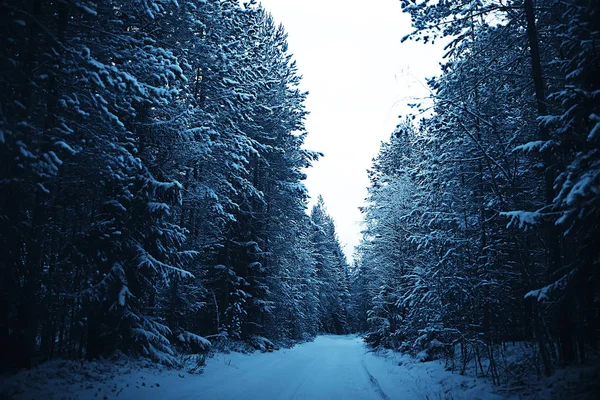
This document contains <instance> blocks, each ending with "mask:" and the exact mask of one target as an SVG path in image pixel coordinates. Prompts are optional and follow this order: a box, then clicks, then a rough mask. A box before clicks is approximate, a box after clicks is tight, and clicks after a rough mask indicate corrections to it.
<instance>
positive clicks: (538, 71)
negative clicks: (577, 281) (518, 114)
mask: <svg viewBox="0 0 600 400" xmlns="http://www.w3.org/2000/svg"><path fill="white" fill-rule="evenodd" d="M524 7H525V16H526V19H527V38H528V41H529V52H530V56H531V77H532V80H533V84H534V88H535V99H536V105H537V112H538V116H544V115H547V114H548V108H547V105H546V93H545V85H544V75H543V71H542V63H541V56H540V46H539V41H538V33H537V27H536V20H535V9H534V6H533V0H525V2H524ZM538 126H539V136H540V139H541V140H542V141H548V140H550V130H549V128H548V126H547V125H546V124H539V125H538ZM542 160H543V163H544V187H545V197H546V205H547V206H550V205H551V204H552V203H553V201H554V179H555V173H554V165H553V162H552V156H551V154H550V152H548V151H545V152H543V153H542ZM544 231H545V237H546V242H547V245H548V252H549V265H548V278H549V280H550V282H552V281H554V280H555V279H556V278H557V277H556V276H555V274H556V273H557V272H558V271H559V270H560V268H561V265H562V254H561V248H560V240H559V234H558V230H557V229H556V226H555V225H554V223H553V221H547V223H546V225H545V227H544ZM568 297H569V294H568V293H567V294H566V295H565V297H564V298H563V299H561V304H560V306H559V313H560V316H559V324H560V329H559V335H560V346H561V358H562V362H563V363H564V364H569V363H570V362H572V361H573V359H574V354H575V353H574V349H573V341H572V329H571V326H570V324H568V321H569V320H570V308H569V303H570V302H569V299H568ZM540 346H541V344H540Z"/></svg>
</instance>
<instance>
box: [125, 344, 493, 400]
mask: <svg viewBox="0 0 600 400" xmlns="http://www.w3.org/2000/svg"><path fill="white" fill-rule="evenodd" d="M399 364H400V365H399ZM134 375H135V374H134ZM182 376H183V375H179V376H178V375H175V376H171V377H168V376H164V375H162V376H161V380H158V379H159V378H158V377H157V378H156V379H157V382H162V383H161V385H160V387H156V386H155V387H154V388H149V387H150V385H151V383H152V379H153V378H150V377H145V378H144V379H145V380H146V382H148V385H144V386H141V382H142V380H138V381H137V382H136V383H137V384H136V385H135V389H134V388H133V386H134V385H131V386H129V387H128V388H127V389H126V390H124V391H123V392H122V393H120V396H119V397H118V398H119V399H122V398H125V399H132V400H133V399H136V400H137V399H140V398H147V399H150V398H152V399H165V400H191V399H202V400H204V399H206V400H292V399H294V400H300V399H306V400H309V399H310V400H321V399H322V400H325V399H327V400H338V399H341V400H363V399H364V400H395V399H399V400H400V399H401V400H413V399H419V400H425V399H447V398H449V399H500V398H502V397H500V396H495V395H493V394H491V387H489V386H488V385H487V384H485V383H483V384H482V383H481V382H477V383H476V382H474V381H473V379H469V378H466V377H462V376H459V375H457V374H452V373H450V372H447V371H445V370H444V368H443V366H442V365H441V364H440V363H438V362H432V363H419V362H417V361H415V360H414V359H410V358H409V357H407V356H403V355H399V354H392V353H387V354H386V355H385V356H382V355H375V354H374V353H372V352H370V351H368V349H367V347H366V346H365V344H364V342H363V340H362V339H361V338H359V337H357V336H354V335H350V336H319V337H317V338H316V339H315V341H313V342H310V343H304V344H301V345H298V346H295V347H294V348H292V349H284V350H280V351H276V352H273V353H254V354H249V355H248V354H239V353H231V354H219V355H217V356H215V357H214V358H212V359H210V360H209V361H208V365H207V366H206V369H205V372H204V373H203V374H202V375H199V376H198V375H187V376H185V378H182Z"/></svg>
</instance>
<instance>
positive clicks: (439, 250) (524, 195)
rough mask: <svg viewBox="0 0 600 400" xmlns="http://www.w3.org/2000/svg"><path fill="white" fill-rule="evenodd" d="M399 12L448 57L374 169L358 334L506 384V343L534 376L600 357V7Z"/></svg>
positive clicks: (545, 4)
mask: <svg viewBox="0 0 600 400" xmlns="http://www.w3.org/2000/svg"><path fill="white" fill-rule="evenodd" d="M402 6H403V9H404V11H405V12H407V13H409V14H410V16H411V18H412V21H413V28H414V29H413V31H412V32H411V33H410V34H409V35H408V36H407V37H405V39H406V40H417V41H424V42H434V41H436V40H443V39H446V42H447V45H446V47H445V49H446V58H445V62H444V63H443V65H442V71H443V72H442V74H441V75H440V76H439V77H435V78H432V79H430V80H429V82H428V85H429V87H430V90H431V92H432V98H433V105H432V106H431V109H429V110H426V106H425V105H424V104H423V103H421V104H420V103H418V102H416V103H415V104H414V105H413V106H414V108H415V112H414V114H413V115H412V116H409V117H407V118H405V119H404V120H402V121H401V122H400V123H399V124H398V127H397V129H396V130H395V131H394V132H393V134H392V135H391V138H390V140H389V141H388V142H387V143H383V144H382V145H381V149H380V152H379V154H378V155H377V157H376V158H375V159H374V160H373V166H372V168H371V170H370V172H369V174H370V175H369V176H370V181H371V185H370V188H369V196H368V202H367V205H366V206H365V207H364V209H363V212H364V216H365V224H366V229H365V232H364V239H363V242H362V244H361V245H360V247H359V249H358V256H359V257H358V261H357V264H358V272H357V274H356V276H355V277H354V280H353V283H352V284H353V289H352V292H353V293H354V294H355V297H354V298H355V306H356V309H357V312H358V315H367V318H361V319H359V320H358V321H359V330H361V331H365V332H369V334H368V335H367V341H369V342H370V343H372V344H373V345H376V346H388V347H391V348H394V349H400V350H403V351H408V352H411V353H413V354H418V355H419V356H420V357H421V358H423V359H424V360H425V359H432V358H438V357H441V358H444V357H448V358H450V359H451V360H452V362H453V363H454V362H456V368H458V369H459V370H462V371H464V368H465V367H466V365H467V364H468V363H469V361H470V360H473V359H475V360H481V359H484V360H486V365H489V366H488V367H487V368H486V369H485V372H486V373H487V374H489V375H490V376H491V377H492V379H493V380H494V381H497V380H498V379H499V375H500V372H499V371H498V370H497V369H496V368H495V360H496V359H498V358H499V356H500V353H501V352H502V350H503V344H504V343H506V342H515V341H526V342H530V343H535V346H536V348H535V349H536V351H535V357H534V359H533V360H532V362H531V368H536V370H537V372H538V375H547V376H549V375H551V374H552V373H553V372H554V371H555V369H556V368H557V367H559V366H565V365H570V364H574V363H578V362H584V361H586V360H587V359H588V358H590V357H591V358H595V357H597V356H598V344H599V343H598V334H599V333H600V332H599V330H600V294H599V292H598V278H599V276H598V265H599V262H600V258H599V255H600V252H599V250H598V245H599V244H600V240H599V238H600V230H599V228H600V225H599V222H600V214H599V213H600V52H599V50H600V47H599V46H600V41H599V40H600V3H598V2H594V1H554V0H547V1H541V0H538V1H536V2H534V1H532V0H525V1H523V2H520V1H506V2H505V1H489V2H487V1H467V2H460V3H454V2H446V1H440V2H433V1H432V2H430V1H424V2H417V1H408V0H406V1H402ZM419 115H421V116H423V115H425V116H424V117H423V118H421V119H418V118H416V116H419ZM457 346H459V347H460V356H455V354H454V349H455V348H456V347H457ZM478 362H479V361H478ZM482 369H483V367H482Z"/></svg>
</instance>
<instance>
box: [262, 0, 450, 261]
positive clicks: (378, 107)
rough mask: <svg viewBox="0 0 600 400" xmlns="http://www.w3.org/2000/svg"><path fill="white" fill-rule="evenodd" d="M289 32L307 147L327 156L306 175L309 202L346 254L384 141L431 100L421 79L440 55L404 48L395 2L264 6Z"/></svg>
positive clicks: (266, 2) (289, 0)
mask: <svg viewBox="0 0 600 400" xmlns="http://www.w3.org/2000/svg"><path fill="white" fill-rule="evenodd" d="M261 2H262V4H263V6H264V7H265V8H266V9H267V10H269V11H270V12H271V13H272V14H273V17H274V18H275V20H276V21H277V22H280V23H282V24H283V25H284V26H285V29H286V31H287V33H288V35H289V36H288V43H289V51H290V52H291V53H292V54H294V58H295V59H296V61H297V64H298V68H299V70H300V74H301V75H303V80H302V89H304V90H306V91H309V92H310V94H309V96H308V100H307V102H306V105H307V108H308V111H310V115H309V116H308V118H307V120H306V129H307V131H308V132H309V135H308V137H307V140H306V146H305V147H306V148H307V149H310V150H315V151H320V152H322V153H324V154H325V157H324V158H322V159H321V160H320V161H319V162H317V163H316V164H315V166H314V167H313V168H311V169H309V170H308V171H307V175H308V179H307V181H306V186H307V187H308V190H309V193H310V195H311V197H312V198H313V202H314V201H315V200H316V198H317V196H318V195H319V194H320V195H322V196H323V199H324V200H325V204H326V205H327V208H328V211H329V214H330V215H331V216H332V217H333V218H334V220H335V223H336V228H337V232H338V236H339V238H340V241H341V243H342V245H343V246H344V250H345V252H346V255H347V256H348V257H349V258H351V256H352V253H353V249H354V247H355V246H356V245H357V244H358V242H359V240H360V237H361V235H360V231H361V229H362V228H361V223H360V222H361V219H362V217H361V214H360V211H359V209H358V207H360V206H361V205H363V204H364V199H365V197H366V195H367V186H368V184H369V180H368V177H367V172H366V171H367V169H368V168H369V167H370V166H371V160H372V159H373V157H375V156H376V155H377V151H378V149H379V145H380V143H381V141H386V140H388V138H389V136H390V134H391V133H392V131H393V129H394V127H395V126H396V124H397V122H398V115H405V114H407V113H408V112H409V109H408V107H407V103H409V102H411V101H413V99H412V98H413V97H424V96H427V95H428V91H427V89H426V88H425V77H429V76H433V75H436V74H438V72H439V61H440V60H441V54H442V52H441V50H440V49H439V48H434V47H431V46H423V45H421V44H416V43H412V42H406V43H403V44H401V43H400V39H401V38H402V36H404V35H405V34H407V33H408V32H409V31H410V18H409V17H408V15H404V14H403V13H402V12H401V10H400V1H399V0H369V1H364V0H262V1H261ZM311 204H312V203H311Z"/></svg>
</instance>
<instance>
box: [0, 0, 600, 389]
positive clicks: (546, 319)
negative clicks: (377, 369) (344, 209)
mask: <svg viewBox="0 0 600 400" xmlns="http://www.w3.org/2000/svg"><path fill="white" fill-rule="evenodd" d="M400 3H401V6H402V10H403V11H404V12H406V13H408V14H410V16H411V19H412V26H413V31H412V32H411V33H410V34H409V35H407V36H406V37H405V40H415V41H422V42H424V43H434V42H440V41H441V42H443V43H447V45H446V47H445V49H446V56H445V58H444V61H443V63H442V73H441V75H440V76H438V77H435V78H431V79H430V80H429V81H428V86H429V89H430V92H431V97H430V99H426V100H425V101H422V102H421V101H415V103H414V104H412V106H413V112H412V113H411V114H410V115H408V116H404V117H403V118H402V119H401V120H400V123H399V124H398V126H397V128H396V130H395V131H394V132H393V133H392V135H391V137H390V140H389V141H388V142H386V143H382V145H381V148H380V151H379V154H378V155H377V156H376V158H375V159H374V160H373V164H372V168H371V169H370V170H369V178H370V187H369V189H368V197H367V199H366V203H365V206H364V207H363V208H362V212H363V215H364V232H363V239H362V242H361V244H360V245H359V246H358V247H357V249H356V253H355V255H354V260H353V262H352V265H349V264H348V262H347V259H346V256H345V255H344V252H343V250H342V246H341V245H340V242H339V240H338V238H337V234H336V230H335V224H334V221H333V219H332V218H331V217H330V216H329V214H328V211H327V208H326V206H325V203H324V201H323V199H322V198H320V197H319V198H318V199H317V201H316V204H315V205H314V206H313V207H312V209H311V210H310V212H308V210H307V209H308V204H309V196H308V193H307V190H306V187H305V186H304V183H303V180H304V179H305V177H306V176H305V171H306V168H309V167H310V166H311V165H312V163H314V162H316V161H317V160H318V159H319V158H320V157H321V156H322V154H320V153H318V152H314V151H310V150H307V149H305V148H304V147H303V146H304V139H305V137H306V134H307V133H306V132H305V126H304V122H305V118H306V117H307V115H308V110H307V109H306V108H305V100H306V97H307V93H306V92H304V91H302V90H301V89H300V87H299V85H300V80H301V75H300V73H299V71H298V69H297V67H296V64H295V62H294V60H293V57H292V55H291V53H290V52H289V51H288V45H287V37H286V33H285V31H284V29H283V27H282V26H280V25H277V24H275V23H274V21H273V18H272V17H271V16H270V14H269V13H268V12H267V11H266V10H265V9H263V8H262V6H260V5H259V4H258V3H257V2H256V1H254V0H250V1H248V2H245V3H244V2H239V1H236V0H127V1H120V0H119V1H118V0H104V1H99V0H48V1H43V0H0V43H1V44H2V45H1V46H0V92H1V93H2V96H0V160H1V162H0V193H1V195H0V254H1V255H2V257H0V268H1V275H0V302H1V303H2V307H0V309H1V311H0V312H1V313H2V315H1V316H0V324H1V326H0V347H1V350H0V370H1V371H2V372H7V371H8V372H10V371H15V370H16V369H19V368H27V367H31V366H34V365H37V364H38V363H39V362H41V361H46V360H49V359H53V358H65V359H94V358H97V357H100V356H105V355H109V354H115V353H117V354H118V353H124V354H129V355H139V356H143V357H147V358H150V359H152V360H154V361H157V362H160V363H163V364H166V365H169V366H177V365H180V364H181V359H182V357H181V356H182V355H195V356H197V357H198V360H199V362H200V363H201V362H202V360H203V359H204V355H205V354H206V353H207V352H208V351H209V349H210V348H211V346H212V347H213V348H214V347H215V344H219V345H223V346H228V345H232V344H237V343H246V344H247V345H249V346H251V347H255V348H257V349H262V350H265V349H271V348H274V347H277V346H278V345H281V344H293V343H298V342H301V341H307V340H311V339H313V338H314V337H315V336H316V335H317V334H319V333H330V334H347V333H351V332H360V333H362V334H364V336H365V338H366V341H367V342H368V343H369V344H370V345H372V346H373V347H380V348H381V347H383V348H390V349H394V350H399V351H403V352H408V353H411V354H412V355H414V356H417V357H418V358H420V359H421V360H423V361H426V360H433V359H445V360H446V361H447V362H448V365H450V366H451V367H452V368H454V369H455V370H459V371H461V372H464V371H465V368H466V367H467V365H469V364H471V363H474V364H475V365H476V368H477V366H479V368H480V371H479V373H480V374H481V375H486V376H489V377H491V378H492V380H493V381H494V382H495V383H500V382H501V380H502V379H501V371H499V370H498V369H497V364H496V360H497V359H498V358H499V357H501V356H502V352H503V351H504V346H503V345H504V344H505V343H507V342H517V341H518V342H524V343H530V344H531V346H532V349H533V354H534V358H533V359H532V360H531V362H530V364H529V366H530V367H531V368H532V369H535V370H536V371H537V373H538V375H539V376H543V375H548V376H549V375H551V374H553V372H554V371H555V370H556V368H558V367H560V366H565V365H571V364H575V363H578V362H583V361H586V360H587V359H589V358H593V357H597V356H598V351H599V344H600V343H599V339H600V337H599V335H600V291H599V287H598V284H599V276H598V264H599V263H600V257H599V254H600V252H599V248H598V245H599V244H600V240H599V239H598V238H600V3H598V2H597V1H595V0H537V1H533V0H489V1H488V0H473V1H462V2H454V1H444V0H419V1H417V0H401V1H400ZM365 7H369V5H368V4H366V3H365ZM367 134H368V132H365V135H367ZM365 368H366V367H365Z"/></svg>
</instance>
